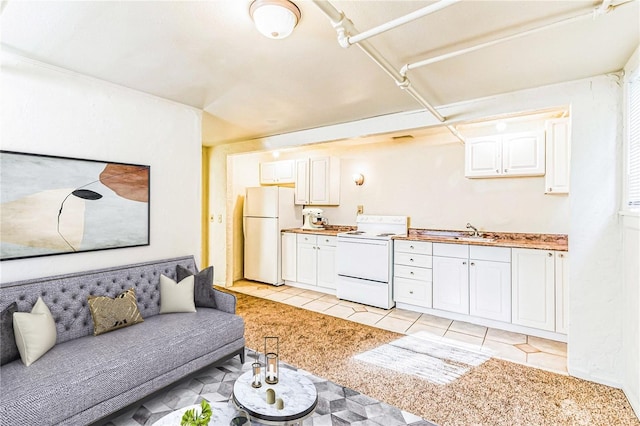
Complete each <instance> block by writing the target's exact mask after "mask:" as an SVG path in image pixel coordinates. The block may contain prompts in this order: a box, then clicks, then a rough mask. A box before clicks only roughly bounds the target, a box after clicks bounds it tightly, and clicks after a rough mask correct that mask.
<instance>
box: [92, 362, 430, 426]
mask: <svg viewBox="0 0 640 426" xmlns="http://www.w3.org/2000/svg"><path fill="white" fill-rule="evenodd" d="M245 361H247V362H246V363H245V364H244V365H243V364H242V363H240V360H239V358H238V357H237V356H236V357H233V358H232V359H230V360H228V361H226V362H225V363H224V364H221V365H219V366H217V367H209V368H207V369H204V370H202V371H201V372H199V373H198V374H197V375H196V376H195V377H192V378H190V379H185V380H182V381H180V382H178V383H176V384H175V385H174V386H172V387H171V388H169V389H168V390H166V391H163V392H160V393H158V394H157V395H154V396H153V397H152V398H151V399H148V400H145V401H143V402H142V404H140V405H135V406H133V407H132V408H131V409H129V410H127V411H126V412H125V413H123V414H121V415H120V416H118V417H116V418H113V419H109V421H108V422H105V423H102V424H103V425H105V426H140V425H145V426H146V425H153V423H155V422H156V421H158V420H159V419H161V418H162V417H164V416H166V415H167V414H170V413H172V412H173V411H175V410H179V409H181V408H184V407H187V406H190V405H193V404H199V403H200V401H201V400H202V399H206V400H207V401H209V402H210V403H228V404H232V403H231V402H229V398H230V397H231V393H232V391H233V384H234V382H235V380H236V379H237V378H238V377H239V376H240V375H242V373H244V372H245V371H248V370H250V369H251V363H252V362H253V360H252V359H251V358H250V357H249V356H248V354H247V357H246V359H245ZM280 367H281V368H288V369H291V370H297V371H298V372H300V373H302V374H304V375H305V376H306V377H307V378H309V380H311V382H313V383H314V385H315V386H316V389H317V391H318V405H317V406H316V409H315V412H314V413H313V415H312V416H311V417H309V418H307V419H305V420H304V421H303V423H302V424H303V426H346V425H351V426H404V425H411V426H434V423H431V422H428V421H426V420H423V419H422V418H420V417H418V416H415V415H413V414H411V413H408V412H406V411H402V410H400V409H398V408H396V407H393V406H391V405H389V404H385V403H383V402H380V401H377V400H375V399H373V398H370V397H368V396H366V395H363V394H361V393H358V392H356V391H354V390H353V389H349V388H346V387H344V386H340V385H338V384H336V383H333V382H331V381H329V380H326V379H323V378H320V377H317V376H314V375H313V374H311V373H308V372H306V371H303V370H298V369H296V368H295V367H292V366H290V365H287V364H285V363H282V362H281V363H280ZM251 424H252V425H260V423H258V422H255V421H252V422H251ZM176 426H178V425H176ZM210 426H226V425H210Z"/></svg>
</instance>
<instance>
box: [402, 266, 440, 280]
mask: <svg viewBox="0 0 640 426" xmlns="http://www.w3.org/2000/svg"><path fill="white" fill-rule="evenodd" d="M393 275H394V276H395V277H400V278H411V279H413V280H421V281H429V282H431V280H432V273H431V269H427V268H416V267H415V266H404V265H394V267H393Z"/></svg>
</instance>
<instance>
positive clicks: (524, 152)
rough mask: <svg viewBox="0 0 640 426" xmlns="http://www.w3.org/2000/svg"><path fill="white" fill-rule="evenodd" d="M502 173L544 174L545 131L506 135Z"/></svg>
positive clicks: (509, 174) (503, 141) (507, 174)
mask: <svg viewBox="0 0 640 426" xmlns="http://www.w3.org/2000/svg"><path fill="white" fill-rule="evenodd" d="M502 174H503V175H504V176H542V175H544V133H543V132H527V133H515V134H511V135H504V138H503V140H502Z"/></svg>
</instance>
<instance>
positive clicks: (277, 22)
mask: <svg viewBox="0 0 640 426" xmlns="http://www.w3.org/2000/svg"><path fill="white" fill-rule="evenodd" d="M249 14H250V15H251V18H252V19H253V22H254V23H255V24H256V28H257V29H258V31H259V32H260V34H262V35H264V36H265V37H269V38H273V39H281V38H285V37H288V36H289V35H290V34H291V33H292V32H293V29H294V28H295V26H296V25H297V24H298V21H300V16H301V15H300V9H298V6H296V5H295V4H293V3H291V2H290V1H289V0H255V1H254V2H253V3H251V6H249Z"/></svg>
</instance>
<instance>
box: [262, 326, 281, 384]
mask: <svg viewBox="0 0 640 426" xmlns="http://www.w3.org/2000/svg"><path fill="white" fill-rule="evenodd" d="M279 346H280V344H279V339H278V338H277V337H265V338H264V354H265V355H264V358H265V363H264V364H265V373H264V381H265V382H267V383H268V384H270V385H275V384H276V383H278V376H279V374H280V361H279V359H278V352H279V349H280V347H279ZM274 347H275V349H274ZM267 349H268V350H267Z"/></svg>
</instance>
